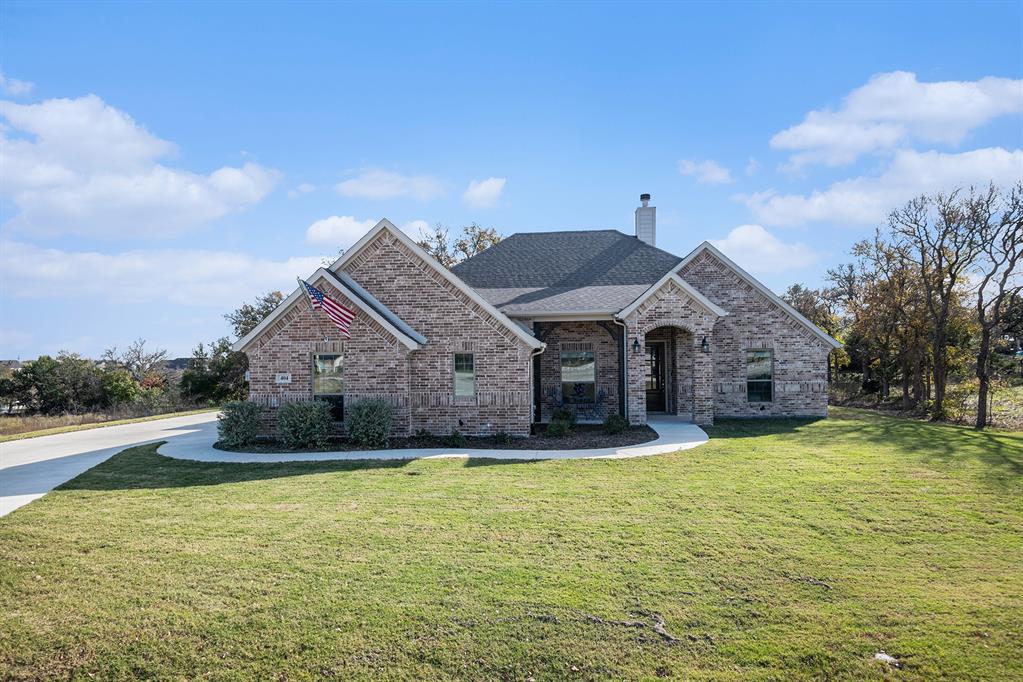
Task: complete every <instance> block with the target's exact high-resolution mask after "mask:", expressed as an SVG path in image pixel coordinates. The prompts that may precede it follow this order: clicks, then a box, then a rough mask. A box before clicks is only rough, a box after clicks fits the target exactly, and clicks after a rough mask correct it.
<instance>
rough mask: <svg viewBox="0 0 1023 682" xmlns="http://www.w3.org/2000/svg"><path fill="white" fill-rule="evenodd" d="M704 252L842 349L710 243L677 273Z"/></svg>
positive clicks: (694, 252) (699, 248) (687, 259)
mask: <svg viewBox="0 0 1023 682" xmlns="http://www.w3.org/2000/svg"><path fill="white" fill-rule="evenodd" d="M704 252H708V253H710V254H711V255H713V256H714V258H716V259H717V260H718V261H719V262H720V263H721V264H722V265H724V266H725V267H727V268H728V269H729V270H731V271H732V272H733V273H735V275H736V276H737V277H738V278H739V279H741V280H743V281H745V282H746V283H747V284H749V285H750V286H752V287H753V288H754V289H756V290H757V291H758V292H759V293H761V294H763V295H764V296H765V297H766V298H767V299H768V300H769V301H771V302H772V303H774V304H775V305H776V306H778V307H779V308H780V309H781V310H782V312H784V313H785V314H786V315H788V316H789V317H791V318H792V319H794V320H795V321H796V322H798V323H799V324H801V325H802V326H804V327H806V329H807V330H809V331H810V332H812V333H813V334H814V335H815V336H817V338H819V339H820V340H821V341H823V342H824V343H825V344H827V345H829V346H831V347H832V348H841V347H842V343H841V342H840V341H837V340H836V339H834V338H832V337H831V335H830V334H828V333H827V332H825V331H824V330H823V329H821V328H820V327H818V326H817V325H815V324H814V323H813V322H811V321H810V320H808V319H806V318H805V317H803V315H801V314H800V313H799V311H798V310H796V309H795V308H793V307H792V306H791V305H789V304H788V303H786V302H785V301H784V300H783V299H782V298H781V297H780V296H778V295H777V294H775V293H774V292H773V291H771V290H770V289H768V288H767V287H766V286H764V285H763V284H762V283H761V282H760V281H759V280H758V279H757V278H756V277H754V276H753V275H751V274H749V273H748V272H746V271H745V270H743V269H742V268H741V267H739V266H738V265H736V263H735V262H734V261H733V260H732V259H731V258H729V257H728V256H726V255H725V254H723V253H721V251H719V250H718V249H717V248H716V247H715V246H714V245H713V244H711V243H710V242H706V241H705V242H703V243H702V244H700V245H699V246H697V247H696V248H695V249H693V250H692V251H691V252H690V253H689V254H688V255H687V256H686V257H685V258H683V259H682V261H681V262H680V263H679V264H678V267H676V268H675V272H681V271H682V269H683V268H685V266H686V265H688V264H689V263H691V262H692V261H693V260H694V259H696V258H697V257H698V256H699V255H700V254H702V253H704Z"/></svg>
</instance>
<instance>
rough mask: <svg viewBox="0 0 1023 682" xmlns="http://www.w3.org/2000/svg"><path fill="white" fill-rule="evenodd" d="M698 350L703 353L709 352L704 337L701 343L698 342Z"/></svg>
mask: <svg viewBox="0 0 1023 682" xmlns="http://www.w3.org/2000/svg"><path fill="white" fill-rule="evenodd" d="M700 350H702V351H703V352H704V353H709V352H710V344H709V343H708V342H707V337H706V336H704V337H703V341H700Z"/></svg>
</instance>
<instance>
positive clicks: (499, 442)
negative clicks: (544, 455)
mask: <svg viewBox="0 0 1023 682" xmlns="http://www.w3.org/2000/svg"><path fill="white" fill-rule="evenodd" d="M535 431H536V432H535V433H534V434H533V435H531V436H528V437H525V438H507V439H505V438H498V437H496V436H466V437H465V444H464V445H462V444H458V445H455V444H453V443H452V442H451V439H450V438H449V437H448V436H434V435H428V434H419V435H415V436H410V437H408V438H391V439H389V440H388V441H387V445H386V446H383V447H366V446H362V445H359V444H358V443H356V442H354V441H352V440H350V439H348V438H336V439H332V440H331V441H330V443H328V444H327V445H326V446H324V447H322V448H301V449H291V448H288V447H285V446H284V444H283V443H281V442H280V441H277V440H263V441H260V442H258V443H253V444H251V445H246V446H244V447H240V448H229V447H226V446H224V445H222V444H221V443H220V442H219V441H218V442H216V443H214V444H213V447H215V448H217V449H218V450H226V451H229V452H337V451H373V450H406V449H429V448H451V447H457V448H465V449H472V450H596V449H600V448H620V447H625V446H628V445H640V444H642V443H649V442H650V441H653V440H656V439H657V432H656V431H654V430H653V429H652V428H650V427H649V426H633V427H631V428H629V429H627V430H626V431H623V432H622V433H616V434H614V435H610V434H607V433H605V432H604V428H603V427H602V426H601V425H599V424H577V425H576V426H574V427H572V432H571V433H569V434H568V435H567V436H560V437H554V436H548V435H547V434H546V426H545V425H540V426H539V427H535Z"/></svg>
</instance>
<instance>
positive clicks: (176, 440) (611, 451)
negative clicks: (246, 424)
mask: <svg viewBox="0 0 1023 682" xmlns="http://www.w3.org/2000/svg"><path fill="white" fill-rule="evenodd" d="M650 426H651V427H652V428H653V429H654V430H655V431H656V432H657V439H656V440H654V441H651V442H649V443H643V444H641V445H629V446H625V447H620V448H601V449H597V450H483V449H474V448H422V449H399V450H356V451H336V452H302V453H295V452H260V453H253V452H227V451H224V450H217V449H216V448H214V447H213V443H214V442H215V441H216V440H217V425H216V423H215V422H209V423H198V424H195V425H192V426H187V427H183V428H178V429H176V432H177V435H175V436H174V437H173V438H169V439H168V440H167V442H166V443H164V444H163V445H161V446H160V448H159V449H158V450H157V452H159V453H160V454H161V455H164V456H166V457H174V458H175V459H192V460H198V461H200V462H236V463H251V462H317V461H324V460H338V459H342V460H357V459H425V458H436V457H478V458H488V459H528V460H534V459H601V458H603V459H624V458H627V457H647V456H649V455H661V454H664V453H667V452H676V451H678V450H688V449H689V448H695V447H696V446H698V445H703V444H704V443H706V442H707V434H706V433H705V432H704V431H703V429H701V428H700V427H699V426H697V425H695V424H692V423H689V422H684V421H680V420H678V419H674V418H672V417H659V418H658V417H653V418H651V419H650Z"/></svg>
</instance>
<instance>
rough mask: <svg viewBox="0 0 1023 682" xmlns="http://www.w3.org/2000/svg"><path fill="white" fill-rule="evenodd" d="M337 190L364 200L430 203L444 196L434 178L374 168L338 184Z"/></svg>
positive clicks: (442, 189)
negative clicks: (409, 200)
mask: <svg viewBox="0 0 1023 682" xmlns="http://www.w3.org/2000/svg"><path fill="white" fill-rule="evenodd" d="M336 189H337V191H338V192H340V193H341V194H343V195H344V196H346V197H359V198H362V199H393V198H396V197H411V198H413V199H418V200H420V201H429V200H430V199H434V198H436V197H439V196H441V195H443V194H444V185H443V184H442V183H441V181H440V180H438V179H437V178H434V177H432V176H429V175H401V174H400V173H395V172H393V171H385V170H379V169H374V168H369V169H366V170H363V171H362V172H361V173H359V174H358V175H357V176H355V177H354V178H349V179H348V180H345V181H344V182H340V183H338V184H337V186H336Z"/></svg>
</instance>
